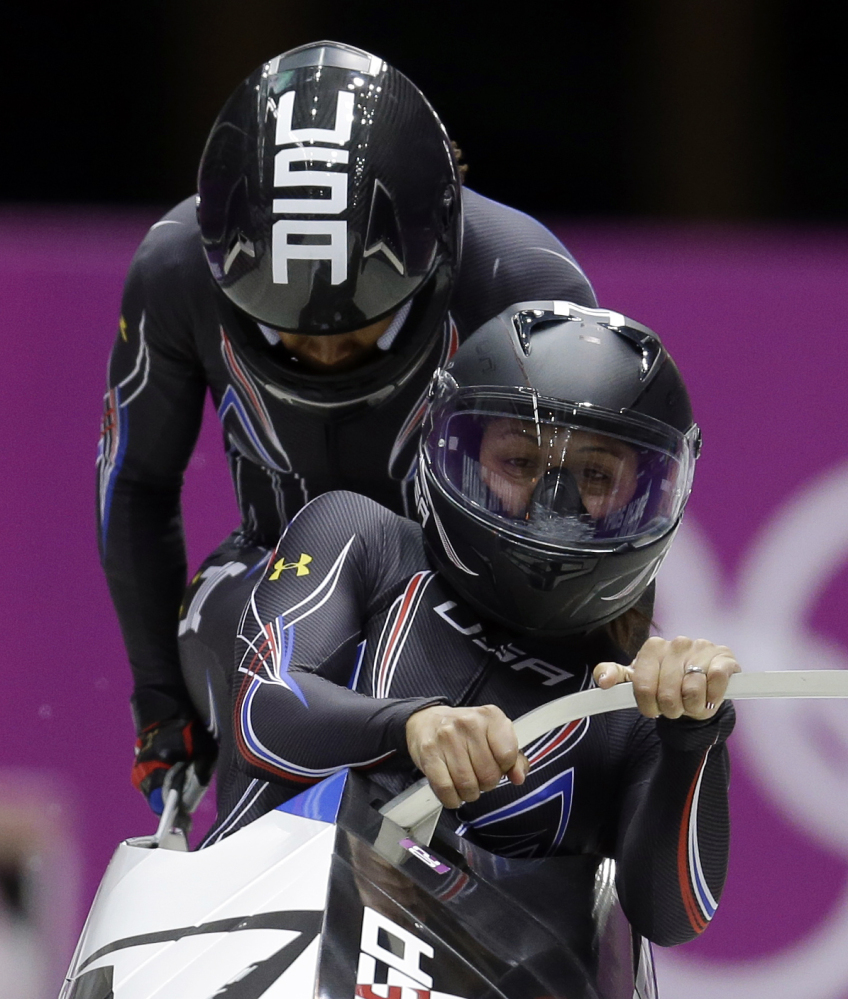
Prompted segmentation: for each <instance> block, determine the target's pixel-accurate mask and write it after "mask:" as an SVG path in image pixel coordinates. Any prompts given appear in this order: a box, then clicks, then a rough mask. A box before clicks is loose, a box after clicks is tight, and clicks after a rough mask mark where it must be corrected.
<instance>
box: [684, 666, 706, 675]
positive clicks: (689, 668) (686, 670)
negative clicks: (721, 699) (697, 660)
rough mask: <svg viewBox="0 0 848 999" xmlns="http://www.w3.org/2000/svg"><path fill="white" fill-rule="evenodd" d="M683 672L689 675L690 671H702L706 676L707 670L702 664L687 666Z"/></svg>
mask: <svg viewBox="0 0 848 999" xmlns="http://www.w3.org/2000/svg"><path fill="white" fill-rule="evenodd" d="M683 672H684V673H685V674H686V675H687V676H688V675H689V674H690V673H700V674H701V676H706V675H707V671H706V670H705V669H704V668H703V667H702V666H686V667H685V669H684V670H683Z"/></svg>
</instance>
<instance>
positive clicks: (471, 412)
mask: <svg viewBox="0 0 848 999" xmlns="http://www.w3.org/2000/svg"><path fill="white" fill-rule="evenodd" d="M699 450H700V433H699V431H698V428H697V426H695V424H694V423H693V422H692V410H691V406H690V403H689V396H688V394H687V391H686V387H685V385H684V384H683V381H682V379H681V377H680V373H679V372H678V370H677V368H676V366H675V364H674V362H673V361H672V359H671V357H670V356H669V354H668V353H667V351H666V350H665V348H664V347H663V345H662V344H661V343H660V341H659V339H658V337H657V336H656V335H655V334H654V333H652V332H651V331H650V330H649V329H647V328H646V327H644V326H642V325H640V324H639V323H636V322H633V320H631V319H627V318H625V317H624V316H622V315H619V314H617V313H614V312H608V311H605V310H603V309H585V308H582V307H580V306H577V305H573V304H572V303H570V302H524V303H521V304H519V305H515V306H512V307H510V308H509V309H507V310H506V311H505V312H503V313H501V315H500V316H498V317H497V318H496V319H493V320H491V321H490V322H488V323H486V324H485V325H484V326H482V327H481V328H480V329H479V330H477V331H476V332H475V333H474V334H473V336H471V337H470V338H469V339H468V340H467V341H466V342H465V343H464V344H463V345H462V346H461V347H460V348H459V350H458V351H457V353H456V354H455V355H454V358H453V360H452V361H451V362H450V363H449V364H448V365H447V367H446V369H444V370H442V369H440V370H439V371H437V372H436V374H435V375H434V377H433V382H432V385H431V392H430V405H429V409H428V412H427V415H426V417H425V421H424V427H423V431H422V437H421V451H420V460H419V467H418V477H417V480H416V490H417V500H418V510H419V515H420V517H421V520H422V523H423V526H424V534H425V538H426V541H427V544H428V547H429V549H430V551H431V554H432V556H433V558H434V559H435V562H436V564H437V565H438V567H439V569H440V571H441V572H442V573H443V575H444V576H445V577H446V578H447V580H448V582H449V583H450V584H451V585H452V586H453V587H454V588H455V589H456V590H457V591H458V592H459V593H460V594H461V595H462V596H463V597H465V598H466V599H467V600H468V601H469V602H470V603H471V604H472V605H473V606H474V607H475V608H476V609H477V610H478V611H479V612H480V613H481V614H483V615H485V616H486V617H489V618H491V619H494V620H496V621H498V622H500V623H501V624H504V625H506V626H508V627H510V628H513V629H517V630H519V631H524V632H529V633H532V634H537V635H539V636H542V637H557V636H563V635H569V634H573V633H576V632H585V631H588V630H590V629H591V628H594V627H596V626H598V625H601V624H605V623H606V622H608V621H611V620H613V619H614V618H616V617H618V616H619V615H621V614H623V613H624V611H626V610H628V609H629V608H630V607H632V606H633V605H634V604H635V603H636V602H637V601H638V599H639V597H640V596H641V595H642V593H643V592H644V591H645V589H646V588H647V586H648V585H649V583H650V582H651V580H652V579H653V577H654V575H655V574H656V571H657V569H658V568H659V565H660V563H661V562H662V560H663V558H664V556H665V553H666V551H667V550H668V547H669V545H670V544H671V541H672V538H673V537H674V534H675V532H676V530H677V527H678V525H679V523H680V519H681V517H682V515H683V508H684V506H685V504H686V500H687V498H688V496H689V490H690V488H691V484H692V474H693V471H694V466H695V459H696V458H697V456H698V452H699Z"/></svg>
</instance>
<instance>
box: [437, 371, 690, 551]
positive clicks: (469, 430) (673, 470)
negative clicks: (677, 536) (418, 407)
mask: <svg viewBox="0 0 848 999" xmlns="http://www.w3.org/2000/svg"><path fill="white" fill-rule="evenodd" d="M695 439H696V434H691V435H689V436H684V435H682V434H679V433H678V432H677V431H675V430H673V429H672V428H670V427H666V426H665V425H663V424H661V423H659V422H658V421H654V420H645V419H644V418H641V417H632V416H627V415H621V414H615V413H608V412H603V411H599V410H598V409H596V408H593V407H588V406H581V405H569V404H565V403H560V402H556V401H551V400H545V399H542V398H540V397H538V396H536V395H535V394H534V393H532V392H528V393H525V392H515V393H512V394H509V393H495V392H493V393H491V394H487V393H485V392H481V390H480V389H473V390H458V391H455V392H453V393H450V394H449V397H448V398H445V399H443V400H442V401H441V402H439V401H437V402H436V404H435V405H434V408H433V410H432V416H431V425H430V428H429V432H428V434H427V438H426V441H425V452H426V455H427V458H428V460H429V461H430V463H431V467H432V468H433V471H434V473H435V475H436V477H437V480H438V481H439V482H440V483H441V484H442V486H443V487H444V488H445V490H446V491H447V492H448V493H449V494H450V495H451V496H452V497H453V498H454V499H455V500H456V501H458V502H460V503H461V504H462V505H463V506H465V507H466V508H468V509H469V510H470V511H472V512H474V513H475V514H476V515H477V516H479V517H481V518H483V519H484V520H487V521H488V522H490V523H491V524H492V526H495V527H500V528H503V529H508V530H509V531H510V532H513V533H514V532H518V533H520V534H521V535H524V536H527V537H531V538H537V539H538V540H541V541H545V542H547V543H551V544H561V545H564V546H566V547H569V548H573V547H575V546H576V547H584V546H585V547H586V548H592V549H594V548H598V547H599V546H600V547H607V546H616V545H618V544H620V543H622V542H625V541H629V542H632V543H637V544H638V543H642V544H645V543H648V542H650V541H652V540H654V539H656V538H658V537H661V536H662V535H663V534H665V533H666V532H667V531H668V530H669V529H670V528H671V527H672V526H673V525H674V523H675V522H676V521H677V519H678V517H679V516H680V513H681V511H682V509H683V505H684V504H685V501H686V497H687V496H688V493H689V488H690V485H691V473H692V467H693V465H694V441H695Z"/></svg>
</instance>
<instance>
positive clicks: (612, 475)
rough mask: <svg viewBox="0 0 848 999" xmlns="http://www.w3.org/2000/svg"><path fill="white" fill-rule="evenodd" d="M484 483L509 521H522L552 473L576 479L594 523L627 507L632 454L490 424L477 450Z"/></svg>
mask: <svg viewBox="0 0 848 999" xmlns="http://www.w3.org/2000/svg"><path fill="white" fill-rule="evenodd" d="M480 465H481V475H482V478H483V481H484V482H485V483H486V485H487V486H488V487H489V489H490V490H491V491H492V492H493V493H494V494H495V495H496V496H497V497H498V499H499V500H500V502H501V503H502V505H503V507H504V509H505V510H506V511H507V512H508V513H509V515H510V516H512V517H520V516H522V515H524V514H525V513H526V512H527V510H528V508H529V506H530V500H531V497H532V496H533V490H534V489H535V488H536V485H537V483H538V482H539V480H540V479H541V478H542V476H543V475H544V474H545V472H547V471H549V470H550V469H552V468H553V469H555V468H565V469H567V470H568V471H569V472H570V473H571V475H572V476H573V477H574V480H575V482H576V483H577V488H578V489H579V490H580V499H581V500H582V502H583V506H584V507H585V508H586V511H587V513H588V514H589V516H591V517H593V518H594V519H595V520H600V519H601V518H602V517H605V516H607V515H608V514H610V513H613V512H614V511H615V510H620V509H622V508H623V507H625V506H627V504H628V503H629V502H630V500H631V499H632V498H633V495H634V493H635V492H636V486H637V478H636V475H637V471H638V467H637V457H636V452H635V450H634V449H633V448H631V447H630V446H629V445H627V444H625V443H624V442H623V441H618V440H616V439H615V438H613V437H608V436H606V434H595V433H590V432H589V431H585V430H572V429H570V428H568V427H554V426H546V425H544V424H535V423H532V422H530V421H529V420H517V419H508V418H503V419H496V420H492V421H491V422H490V423H489V424H488V426H487V427H486V429H485V431H484V432H483V440H482V443H481V446H480Z"/></svg>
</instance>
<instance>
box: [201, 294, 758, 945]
mask: <svg viewBox="0 0 848 999" xmlns="http://www.w3.org/2000/svg"><path fill="white" fill-rule="evenodd" d="M699 447H700V435H699V431H698V428H697V426H696V425H695V424H694V422H693V418H692V412H691V407H690V402H689V397H688V394H687V391H686V388H685V386H684V383H683V381H682V379H681V377H680V374H679V372H678V370H677V368H676V367H675V365H674V363H673V361H672V359H671V358H670V356H669V354H668V353H667V352H666V350H665V348H664V347H663V345H662V343H661V342H660V340H659V339H658V338H657V337H656V336H655V335H654V334H653V333H652V332H651V331H650V330H649V329H647V328H646V327H644V326H642V325H640V324H639V323H636V322H633V321H632V320H630V319H627V318H625V317H624V316H621V315H618V314H615V313H607V312H604V311H602V310H597V309H594V310H593V309H582V308H580V307H578V306H575V305H572V304H569V303H562V302H530V303H522V304H519V305H516V306H514V307H511V308H509V309H507V310H506V311H505V312H503V313H502V314H501V315H500V316H499V317H497V318H495V319H494V320H490V321H489V322H488V323H486V324H484V325H483V326H482V327H481V328H480V329H479V330H478V331H477V332H476V333H475V334H474V335H473V336H472V337H471V338H470V339H469V340H468V341H467V342H466V343H464V344H463V345H462V346H461V347H460V348H459V350H458V352H457V353H456V354H455V356H454V357H453V359H452V360H450V361H449V362H448V363H447V364H446V365H445V367H444V368H442V369H440V370H438V371H437V373H436V374H435V376H434V378H433V381H432V384H431V389H430V400H429V405H428V408H427V412H426V415H425V418H424V426H423V431H422V436H421V444H420V460H419V464H418V470H417V513H418V517H419V520H420V523H415V522H413V521H412V520H410V519H407V518H404V517H401V516H398V515H397V514H396V513H394V512H392V511H391V510H389V509H387V508H386V507H384V506H381V505H379V504H377V503H375V502H374V501H373V500H372V499H369V498H367V497H364V496H359V495H356V494H353V493H350V492H333V493H328V494H325V495H322V496H320V497H318V498H316V499H315V500H313V501H312V502H311V503H309V504H308V505H307V506H306V507H304V508H303V509H302V510H301V511H300V513H299V514H298V515H297V516H296V517H295V519H294V520H293V522H292V523H291V524H290V525H289V527H288V528H287V530H286V531H285V533H284V534H283V536H282V538H281V540H280V542H279V544H278V546H277V547H276V549H275V550H274V551H273V552H270V553H269V552H268V551H266V550H264V549H261V548H254V549H253V550H248V549H246V548H243V549H241V550H239V551H235V550H231V551H229V552H228V551H223V550H222V552H221V553H220V554H219V556H218V567H219V569H220V571H221V572H222V573H226V572H227V571H231V570H232V566H233V563H234V562H235V561H238V560H241V563H242V564H244V566H245V571H244V572H243V573H241V574H239V575H235V574H233V575H232V576H231V578H229V579H228V580H227V582H226V584H222V585H221V586H220V587H219V588H218V589H217V590H216V591H213V592H212V593H211V594H210V595H209V596H208V597H207V598H206V599H205V603H203V607H202V620H201V621H200V623H199V624H198V628H199V629H200V632H203V630H204V627H210V628H212V629H213V630H214V624H213V622H214V621H215V619H216V617H217V607H218V606H219V605H220V603H221V601H222V600H224V596H223V594H224V593H225V591H226V590H227V588H229V589H231V590H235V591H240V593H241V594H242V596H243V597H245V598H246V603H245V608H244V612H243V615H242V619H241V622H240V624H239V626H238V628H237V635H236V641H235V659H234V667H233V671H232V676H233V680H232V697H233V713H232V718H233V729H232V732H231V734H230V735H228V736H227V738H226V739H225V740H223V742H222V759H221V761H220V764H219V772H218V781H219V799H218V801H219V813H218V820H217V823H216V825H215V827H214V828H213V830H212V831H211V833H210V834H209V835H208V837H207V839H206V841H205V843H206V844H207V845H208V844H212V843H216V842H218V841H219V840H220V839H221V838H222V837H224V836H227V835H229V834H230V833H232V832H233V831H235V830H236V829H238V828H240V827H241V826H243V825H245V824H246V823H248V822H250V821H252V820H253V819H254V818H256V817H257V816H258V815H260V814H261V813H263V812H265V811H267V810H269V809H271V808H273V807H275V806H276V805H277V804H279V803H281V802H282V801H284V800H286V799H287V798H288V797H290V796H292V795H293V794H295V793H297V792H298V791H301V790H303V789H304V788H305V787H306V786H308V785H310V784H312V783H315V782H317V781H320V780H322V779H323V778H325V777H326V776H328V775H329V774H332V773H333V772H334V771H336V770H338V769H340V768H343V767H352V768H354V769H357V770H363V771H367V772H368V773H369V774H370V775H371V776H372V777H373V779H374V780H376V781H377V782H379V783H381V784H382V785H384V786H385V787H386V788H387V789H388V790H390V791H391V792H392V793H395V792H397V791H399V790H400V789H402V788H403V787H404V786H406V785H408V784H409V783H411V782H412V781H413V780H414V779H416V777H417V776H418V773H419V772H420V773H423V774H424V775H425V776H426V777H427V779H428V780H429V781H430V783H431V785H432V787H433V789H434V791H435V792H436V794H437V795H438V797H439V799H440V800H441V802H442V803H443V804H444V805H445V806H446V807H447V808H448V809H455V810H456V811H455V817H456V821H457V823H458V830H459V832H460V833H461V834H462V835H464V836H465V837H467V838H468V839H469V840H471V841H473V842H475V843H477V844H479V845H481V846H483V847H484V848H486V849H487V850H490V851H492V852H494V853H497V854H501V855H505V856H507V857H525V858H526V857H537V856H550V855H557V854H560V855H576V854H596V855H597V856H598V857H599V858H600V857H612V858H615V860H616V861H617V864H618V888H619V895H620V898H621V902H622V905H623V907H624V910H625V913H626V914H627V916H628V918H629V919H630V920H631V922H632V924H633V925H634V927H635V928H636V929H637V930H638V931H639V932H640V933H642V934H643V935H644V936H646V937H647V938H649V939H650V940H652V941H654V942H657V943H660V944H674V943H679V942H681V941H685V940H688V939H691V938H692V937H693V936H695V935H696V934H697V933H699V932H700V931H702V930H703V929H704V927H705V926H706V925H707V924H708V922H709V921H710V919H711V917H712V915H713V913H714V912H715V908H716V905H717V902H718V899H719V896H720V894H721V890H722V886H723V882H724V877H725V872H726V865H727V849H728V814H727V812H728V806H727V785H728V757H727V751H726V748H725V740H726V739H727V737H728V735H729V734H730V732H731V730H732V728H733V722H734V713H733V706H732V703H731V702H729V701H724V700H723V698H724V693H725V690H726V686H727V682H728V679H729V677H730V675H731V674H732V673H734V672H736V671H738V669H739V666H738V664H737V663H736V661H735V659H734V657H733V654H732V653H731V652H730V650H729V649H728V648H726V647H724V646H721V645H714V644H713V643H712V642H709V641H707V640H704V639H698V640H693V639H689V638H684V637H678V638H675V639H673V640H670V641H669V640H665V639H662V638H658V637H652V638H650V639H648V640H647V641H646V642H644V643H643V644H641V647H640V648H639V649H638V650H637V651H636V654H635V657H634V655H633V652H632V651H631V649H630V644H631V642H632V640H633V635H634V622H633V616H632V615H633V609H634V607H635V605H636V603H637V601H638V600H639V598H640V596H641V595H642V594H643V592H644V591H645V589H646V587H647V586H648V585H649V583H650V581H651V580H652V579H653V577H654V575H655V573H656V572H657V569H658V568H659V566H660V563H661V562H662V560H663V558H664V557H665V555H666V553H667V551H668V549H669V546H670V544H671V542H672V539H673V537H674V535H675V533H676V531H677V528H678V525H679V524H680V520H681V517H682V515H683V510H684V507H685V505H686V501H687V498H688V495H689V491H690V487H691V482H692V475H693V471H694V465H695V460H696V458H697V455H698V451H699ZM194 593H195V595H197V594H199V593H200V585H199V584H196V586H195V589H194ZM196 604H197V596H195V599H194V600H193V601H192V603H189V605H188V607H187V611H186V615H185V616H184V618H183V620H184V621H188V620H189V619H190V618H191V616H192V614H196V613H197V608H196V606H195V609H194V610H193V609H192V607H193V605H196ZM224 616H225V615H224ZM204 621H206V622H207V623H206V624H205V625H204V623H203V622H204ZM636 630H637V631H638V628H637V629H636ZM232 637H233V636H232V634H230V636H229V637H227V636H223V637H222V638H221V641H222V642H223V643H224V644H226V645H227V647H228V648H230V649H231V648H232ZM197 647H199V646H196V648H197ZM187 658H188V659H190V658H191V656H188V657H187ZM192 668H193V670H194V672H196V673H197V674H198V677H199V678H198V679H196V680H195V681H194V684H196V686H197V687H198V689H202V687H203V684H204V683H205V680H204V674H205V671H206V669H208V662H207V663H204V660H203V657H202V656H200V655H199V656H198V657H197V658H196V660H195V661H194V663H193V667H192ZM624 681H630V682H632V683H633V685H634V688H635V695H636V699H637V703H638V706H639V710H636V709H631V710H628V711H619V712H616V713H613V714H608V715H602V716H598V717H593V718H585V719H583V720H582V721H577V722H574V723H571V724H569V725H567V726H564V727H562V728H561V729H557V730H555V731H552V732H549V733H548V734H547V735H545V736H544V737H543V738H540V739H538V740H537V741H536V742H534V743H533V744H532V745H529V746H523V747H519V746H518V744H517V741H516V736H515V731H514V728H513V725H512V722H511V719H512V718H516V717H519V716H521V715H523V714H525V713H526V712H527V711H530V710H532V709H533V708H534V707H537V706H538V705H540V704H542V703H544V702H546V701H549V700H552V699H553V698H557V697H560V696H561V695H563V694H567V693H572V692H576V691H580V690H584V689H586V688H588V687H590V686H592V684H593V683H595V684H598V685H600V686H601V687H609V686H611V685H614V684H616V683H620V682H624ZM222 728H223V727H222ZM227 729H228V726H227ZM228 740H229V741H231V742H232V745H229V744H228ZM481 792H488V793H486V794H482V795H481Z"/></svg>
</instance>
